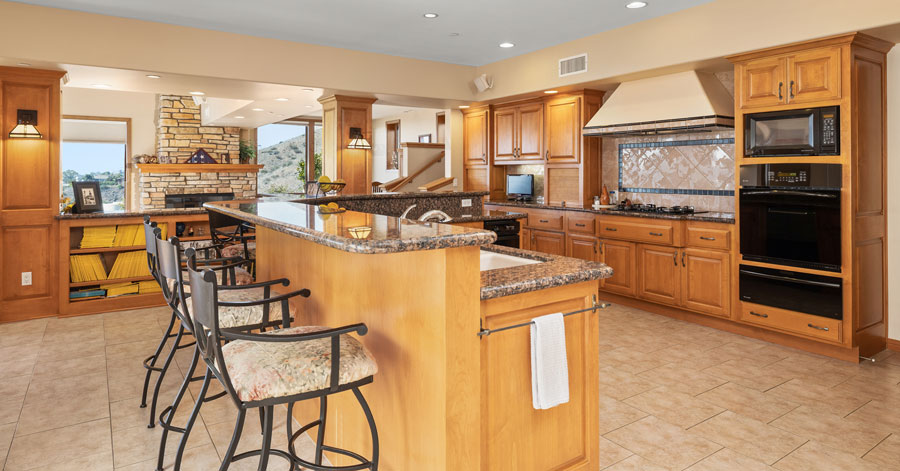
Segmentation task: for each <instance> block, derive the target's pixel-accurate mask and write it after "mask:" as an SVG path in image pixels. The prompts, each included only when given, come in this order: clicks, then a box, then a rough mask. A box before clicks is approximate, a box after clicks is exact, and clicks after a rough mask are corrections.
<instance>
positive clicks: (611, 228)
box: [606, 227, 618, 232]
mask: <svg viewBox="0 0 900 471" xmlns="http://www.w3.org/2000/svg"><path fill="white" fill-rule="evenodd" d="M606 230H607V231H610V232H616V231H618V229H616V228H615V227H607V228H606Z"/></svg>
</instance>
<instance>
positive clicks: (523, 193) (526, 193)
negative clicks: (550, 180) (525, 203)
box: [506, 174, 534, 199]
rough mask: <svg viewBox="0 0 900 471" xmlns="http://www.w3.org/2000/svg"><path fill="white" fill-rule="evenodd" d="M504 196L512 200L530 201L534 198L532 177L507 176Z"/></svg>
mask: <svg viewBox="0 0 900 471" xmlns="http://www.w3.org/2000/svg"><path fill="white" fill-rule="evenodd" d="M506 196H507V197H508V198H514V199H531V198H532V197H533V196H534V175H531V174H510V175H507V176H506Z"/></svg>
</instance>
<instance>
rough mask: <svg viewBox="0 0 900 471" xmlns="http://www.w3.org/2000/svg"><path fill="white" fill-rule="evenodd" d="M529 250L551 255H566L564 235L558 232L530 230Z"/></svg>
mask: <svg viewBox="0 0 900 471" xmlns="http://www.w3.org/2000/svg"><path fill="white" fill-rule="evenodd" d="M531 250H534V251H536V252H544V253H548V254H551V255H561V256H565V255H566V235H565V234H564V233H560V232H549V231H540V230H536V229H532V230H531Z"/></svg>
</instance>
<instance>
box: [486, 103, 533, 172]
mask: <svg viewBox="0 0 900 471" xmlns="http://www.w3.org/2000/svg"><path fill="white" fill-rule="evenodd" d="M543 151H544V104H543V103H525V104H520V105H508V106H498V107H497V108H496V109H495V110H494V162H495V163H497V164H504V163H510V164H518V163H525V162H528V161H543V155H542V153H543ZM523 161H525V162H523Z"/></svg>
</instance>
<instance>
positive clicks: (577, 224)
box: [575, 222, 584, 227]
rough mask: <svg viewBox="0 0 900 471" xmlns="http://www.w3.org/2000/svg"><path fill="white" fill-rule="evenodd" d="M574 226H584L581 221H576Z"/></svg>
mask: <svg viewBox="0 0 900 471" xmlns="http://www.w3.org/2000/svg"><path fill="white" fill-rule="evenodd" d="M575 227H584V224H581V223H578V222H576V223H575Z"/></svg>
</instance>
